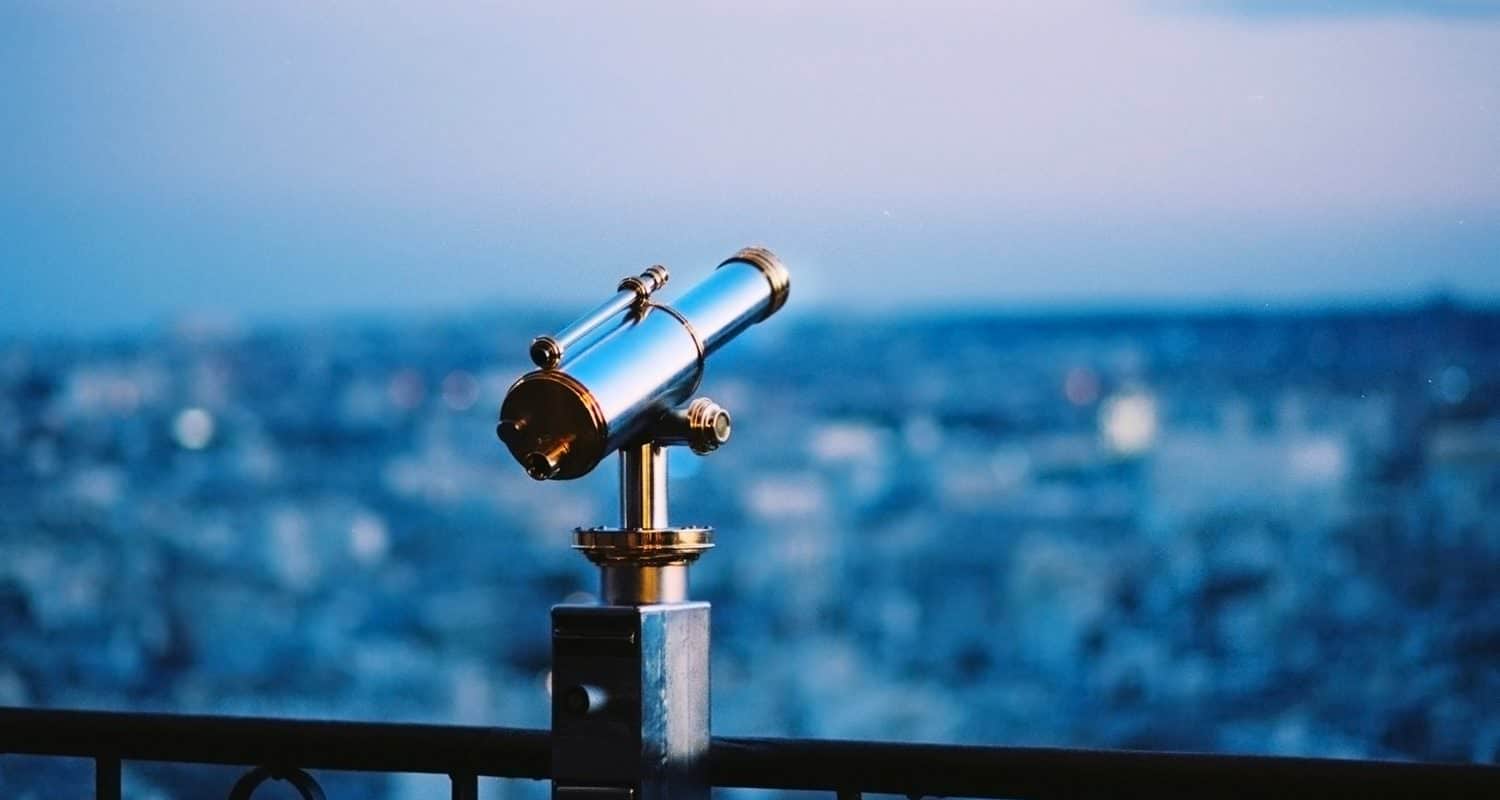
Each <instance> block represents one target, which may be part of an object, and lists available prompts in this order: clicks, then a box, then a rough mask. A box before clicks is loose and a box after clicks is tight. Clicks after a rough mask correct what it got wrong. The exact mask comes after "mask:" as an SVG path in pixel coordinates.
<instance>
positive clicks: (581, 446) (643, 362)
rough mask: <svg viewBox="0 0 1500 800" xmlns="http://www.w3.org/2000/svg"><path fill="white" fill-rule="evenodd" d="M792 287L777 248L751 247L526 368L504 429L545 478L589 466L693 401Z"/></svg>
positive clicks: (503, 413) (508, 400) (507, 406)
mask: <svg viewBox="0 0 1500 800" xmlns="http://www.w3.org/2000/svg"><path fill="white" fill-rule="evenodd" d="M790 286H791V283H790V275H789V274H788V273H787V269H786V266H785V265H783V264H782V263H781V260H780V259H778V258H777V257H776V256H775V254H773V253H771V251H769V250H765V249H763V248H758V247H747V248H745V249H743V250H741V251H739V252H738V253H736V254H734V255H733V256H731V257H730V258H728V259H726V260H725V261H724V262H723V263H721V264H719V267H718V269H716V270H714V272H713V274H712V275H710V276H709V277H708V278H706V279H704V280H703V281H702V282H700V283H699V284H698V285H696V286H694V287H693V288H692V289H691V290H689V291H688V293H687V294H685V295H683V296H682V297H681V298H680V299H679V300H678V301H677V302H676V303H675V304H673V305H670V306H668V305H663V304H660V303H656V302H652V303H649V304H647V305H646V306H645V307H644V310H643V312H642V313H638V314H632V315H631V316H630V318H629V320H628V322H627V324H625V325H623V326H621V327H620V328H618V329H616V330H614V331H613V332H612V333H610V334H609V335H608V336H606V337H604V338H602V339H600V340H598V341H596V342H593V343H591V344H590V346H589V347H588V348H587V349H586V350H584V351H583V352H570V353H568V358H567V360H566V362H565V363H562V364H560V365H559V366H558V367H557V368H553V369H539V370H536V371H533V372H528V373H527V374H525V375H522V376H521V378H520V379H519V380H517V381H516V382H515V384H513V385H512V386H511V387H510V390H509V391H508V392H506V395H505V401H504V402H503V403H502V404H501V406H500V423H499V425H498V426H497V427H496V433H497V434H498V435H499V437H500V440H501V441H502V442H504V443H505V445H506V447H507V448H509V450H510V452H511V455H513V456H514V457H515V458H516V460H517V461H519V462H520V463H521V465H522V466H523V467H525V468H526V472H527V474H529V475H531V477H533V478H536V479H537V480H548V479H555V480H566V479H571V478H578V477H581V476H583V475H586V474H588V473H589V472H590V471H591V470H593V468H594V467H595V466H597V465H598V464H599V462H600V461H602V460H603V459H604V458H605V457H606V456H608V455H609V454H611V453H613V452H614V451H616V450H618V449H619V448H620V447H622V446H624V445H627V444H631V443H632V442H634V441H635V440H636V439H638V438H640V437H641V436H642V435H643V434H644V433H645V429H646V428H647V427H648V426H649V425H650V424H651V423H652V422H654V421H655V420H657V419H658V418H660V417H661V416H662V414H664V413H665V412H667V411H668V410H671V409H673V408H675V407H677V406H679V405H681V404H683V403H685V402H687V400H688V399H689V398H690V397H691V396H692V394H693V392H694V391H696V390H697V388H698V384H699V382H700V381H701V380H702V378H703V368H704V364H705V361H706V360H707V358H708V357H709V356H710V355H713V353H714V352H715V351H717V350H718V349H719V348H720V347H722V346H723V345H724V344H725V343H727V342H728V341H729V340H731V339H733V338H734V337H735V336H738V335H739V334H740V333H741V332H743V331H744V330H745V329H746V328H748V327H750V326H751V325H753V324H755V323H757V322H760V321H761V320H764V319H766V318H767V317H769V316H771V315H772V314H774V313H776V311H778V310H779V309H780V308H781V306H782V305H784V304H785V303H786V298H787V293H788V291H789V289H790Z"/></svg>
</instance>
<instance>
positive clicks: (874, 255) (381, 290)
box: [0, 0, 1500, 332]
mask: <svg viewBox="0 0 1500 800" xmlns="http://www.w3.org/2000/svg"><path fill="white" fill-rule="evenodd" d="M0 76H3V77H0V143H3V148H0V268H3V273H0V274H3V275H4V279H3V282H0V332H4V331H57V330H63V331H66V330H91V329H99V328H110V327H116V326H122V325H137V324H141V323H146V322H151V321H156V320H162V319H168V318H171V317H173V316H176V315H179V314H184V313H198V312H204V311H208V312H222V313H229V314H233V315H237V316H243V317H248V318H252V319H253V318H284V317H296V316H303V315H307V314H313V313H332V312H342V311H349V310H380V309H396V310H430V309H461V308H467V307H473V306H476V305H479V304H483V303H538V304H549V305H550V304H554V303H569V304H579V303H585V302H589V301H591V300H593V299H595V298H596V297H597V296H599V295H600V294H601V293H602V292H604V291H606V290H607V289H609V288H610V287H611V286H612V284H613V282H614V281H615V280H616V279H617V278H618V277H619V276H620V275H622V274H624V273H625V272H626V271H629V270H632V269H634V268H636V267H639V266H641V265H644V264H648V263H651V262H653V261H662V262H665V263H667V264H669V265H672V266H674V267H675V268H676V273H677V275H678V276H679V277H678V282H679V283H678V284H677V287H678V288H680V286H681V285H682V284H685V283H687V282H688V281H690V280H691V279H692V278H693V277H694V276H696V275H700V274H702V273H703V272H704V271H706V270H707V269H708V268H709V267H710V266H712V264H714V263H717V260H718V259H719V258H722V257H723V256H724V255H727V254H728V253H729V252H731V251H733V250H734V249H735V248H737V247H738V246H740V245H741V244H744V243H751V242H758V243H764V244H767V245H770V246H772V247H773V248H774V249H777V250H778V251H780V252H782V254H783V255H784V256H785V257H786V259H787V260H788V262H789V263H790V264H791V265H792V268H793V271H794V276H795V279H796V280H795V282H794V286H795V287H796V289H795V291H796V293H797V295H798V298H799V301H800V302H801V304H803V305H804V307H807V306H817V305H823V306H832V307H839V308H843V307H848V308H854V309H871V308H875V309H879V308H887V307H891V306H895V305H897V304H904V303H915V304H919V305H941V306H955V305H959V306H966V307H972V306H980V305H1002V306H1006V307H1028V306H1051V305H1057V304H1065V305H1098V304H1108V303H1137V302H1138V303H1152V304H1157V303H1168V304H1181V303H1192V304H1212V303H1221V302H1234V303H1260V302H1270V303H1288V302H1293V303H1299V302H1321V301H1336V302H1344V301H1355V302H1364V301H1370V300H1376V299H1387V298H1409V297H1417V296H1422V295H1425V294H1428V293H1430V292H1433V291H1435V290H1439V289H1443V290H1449V291H1456V292H1460V293H1464V294H1467V295H1471V296H1474V297H1479V298H1486V299H1492V298H1495V297H1500V3H1493V2H1464V1H1463V0H1446V1H1444V0H1429V1H1428V2H1417V1H1416V0H1412V1H1411V2H1400V1H1398V0H1367V1H1366V2H1333V1H1332V0H1326V1H1320V0H1304V1H1303V2H1295V1H1294V0H1264V1H1262V2H1256V0H1202V2H1193V1H1192V0H1135V1H1133V2H1123V1H1121V2H1112V1H1106V0H1086V1H1081V2H1075V1H1073V0H1061V1H1059V0H1047V1H1046V2H1041V1H1040V0H1039V1H1038V2H1033V3H1023V2H975V3H965V4H955V3H948V2H937V3H919V4H918V3H894V2H887V1H886V0H880V1H878V2H877V1H875V0H870V1H868V2H819V3H780V2H772V3H739V4H729V3H683V4H678V3H672V4H666V3H661V4H652V3H647V4H640V5H639V6H637V4H606V3H528V4H510V3H464V4H447V3H437V4H434V3H416V2H412V3H401V4H389V3H354V2H340V3H302V2H284V3H283V2H270V3H249V2H245V3H239V2H215V3H188V2H182V3H176V2H166V1H165V0H163V1H162V2H152V3H84V2H76V3H69V2H47V3H43V2H29V1H28V0H11V1H10V2H7V3H4V4H3V5H0Z"/></svg>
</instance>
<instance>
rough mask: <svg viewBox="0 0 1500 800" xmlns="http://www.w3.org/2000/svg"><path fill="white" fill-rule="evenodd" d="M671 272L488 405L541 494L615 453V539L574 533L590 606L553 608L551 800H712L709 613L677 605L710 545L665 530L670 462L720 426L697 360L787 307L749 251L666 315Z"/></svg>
mask: <svg viewBox="0 0 1500 800" xmlns="http://www.w3.org/2000/svg"><path fill="white" fill-rule="evenodd" d="M667 278H668V273H667V269H666V268H665V267H662V266H660V265H657V266H652V267H649V268H647V269H646V270H644V271H643V272H641V273H640V274H638V275H632V276H628V277H626V278H625V279H623V280H621V281H620V283H619V285H618V286H617V287H616V288H615V293H614V294H613V295H611V296H610V297H609V298H608V299H607V300H605V301H604V302H603V303H601V304H599V305H598V306H597V307H595V308H594V309H593V310H592V311H590V312H588V313H587V314H584V315H583V316H582V317H579V318H578V319H577V320H576V321H574V322H573V323H572V324H570V325H568V326H567V327H566V328H563V329H562V330H561V331H559V332H557V333H556V334H553V335H550V336H538V337H536V339H534V340H532V342H531V360H532V361H533V362H534V363H535V364H536V366H537V369H535V370H533V371H531V372H528V373H526V374H525V375H522V376H521V377H520V378H519V379H518V380H517V381H516V382H515V383H514V384H512V385H511V387H510V389H509V390H508V391H507V392H506V394H505V400H504V401H503V402H502V403H501V404H500V420H499V422H498V423H497V425H496V426H495V433H496V435H498V436H499V437H500V441H502V442H504V443H505V446H506V448H507V449H509V450H510V454H511V455H512V456H513V457H515V459H516V461H517V462H519V463H520V464H521V466H522V467H523V468H525V470H526V474H528V475H530V476H531V477H533V478H535V479H537V480H539V481H545V480H569V479H572V478H579V477H582V476H584V475H587V474H588V473H590V472H592V471H593V470H594V468H595V467H597V466H599V463H600V462H601V461H603V460H604V459H605V458H608V457H609V456H610V455H611V454H613V453H619V454H620V458H619V461H620V524H619V526H618V527H594V528H577V529H575V530H574V532H573V547H574V549H576V550H579V551H581V552H582V553H583V554H584V556H586V557H587V558H588V559H589V560H590V561H592V562H593V563H594V564H595V565H597V566H598V567H599V575H600V590H599V595H600V602H599V603H598V604H563V605H558V606H554V607H553V609H552V673H551V682H552V683H551V686H552V762H551V763H552V797H553V800H709V791H708V785H707V782H706V758H707V754H708V747H709V724H708V722H709V720H708V717H709V713H708V712H709V683H708V616H709V604H708V603H704V602H691V601H689V600H688V581H687V571H688V566H689V565H690V564H692V563H693V562H694V561H695V560H697V558H698V557H699V556H700V555H701V554H702V553H703V552H704V551H706V550H708V549H709V548H711V547H713V530H712V529H711V528H707V527H696V526H673V525H671V524H670V522H669V521H668V519H667V458H666V448H667V447H669V446H673V445H686V446H688V447H691V448H692V450H693V452H695V453H698V454H699V455H706V454H708V453H710V452H713V451H714V450H715V449H717V448H718V447H719V446H720V445H722V444H724V442H726V441H727V440H728V439H729V432H730V418H729V412H728V411H725V410H724V409H723V408H722V407H720V406H719V405H718V404H717V403H715V402H713V401H712V400H710V399H708V398H706V397H696V398H695V397H694V395H695V394H696V393H697V391H698V387H699V385H700V384H701V383H702V382H703V371H704V368H705V367H706V366H707V362H708V358H709V356H712V355H713V354H714V353H715V352H717V351H718V350H719V348H721V347H723V346H724V345H725V344H727V343H728V342H729V341H730V340H731V339H733V338H734V337H736V336H738V335H740V334H741V333H743V332H744V331H745V330H746V329H748V328H749V327H750V326H751V325H754V324H756V323H758V322H762V321H764V320H765V319H767V318H768V317H770V316H771V315H772V314H775V313H776V312H777V311H778V310H780V309H781V307H782V306H783V305H785V304H786V299H787V292H788V291H789V289H790V287H791V281H790V276H789V275H788V274H787V270H786V266H785V265H783V264H782V263H781V260H780V259H778V258H777V257H776V256H775V255H774V254H772V253H771V251H769V250H766V249H763V248H759V247H747V248H745V249H743V250H741V251H739V252H738V253H735V254H734V255H733V256H730V257H729V258H727V259H725V260H724V261H723V262H722V263H720V264H719V266H718V268H716V269H715V270H714V271H713V273H712V274H710V275H709V277H707V278H705V279H704V280H702V281H701V282H699V283H698V284H697V285H696V286H694V287H693V288H692V289H690V290H689V291H688V292H687V293H686V294H684V295H683V296H682V297H680V298H679V299H678V300H677V301H676V302H675V303H673V304H671V305H668V304H666V303H663V302H661V301H660V300H659V299H658V296H659V295H658V293H659V292H660V290H661V288H662V287H663V286H665V285H666V283H667Z"/></svg>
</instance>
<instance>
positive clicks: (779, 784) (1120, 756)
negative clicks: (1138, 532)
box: [0, 708, 1500, 800]
mask: <svg viewBox="0 0 1500 800" xmlns="http://www.w3.org/2000/svg"><path fill="white" fill-rule="evenodd" d="M0 753H14V754H29V755H44V756H73V757H80V758H100V757H101V756H102V757H103V758H104V759H106V760H107V759H122V760H127V761H130V760H135V761H173V762H182V763H204V764H235V765H284V766H295V767H299V768H302V769H309V770H317V769H325V770H351V771H361V772H425V773H437V774H448V775H460V776H462V775H466V774H472V775H477V776H485V777H499V778H531V779H538V780H540V779H546V778H548V777H549V775H550V772H551V737H550V735H549V733H548V732H547V731H543V730H526V729H517V728H481V727H468V726H451V725H418V724H395V723H370V722H325V721H319V720H296V719H265V718H256V717H217V716H196V715H176V714H140V713H121V712H107V711H55V710H47V709H22V708H0ZM709 770H710V781H711V782H712V783H713V785H715V786H724V787H743V788H762V789H820V790H828V791H833V792H842V793H844V794H845V795H853V794H854V793H857V792H869V793H881V794H899V795H909V796H910V795H934V796H946V797H985V798H1006V797H1009V798H1035V799H1036V800H1051V799H1052V798H1083V797H1109V798H1137V797H1138V798H1167V797H1188V796H1193V797H1200V796H1211V797H1285V796H1303V795H1309V796H1316V795H1346V796H1359V797H1410V796H1419V795H1427V796H1434V795H1442V796H1450V797H1453V796H1473V797H1500V767H1496V766H1487V765H1477V764H1427V763H1406V762H1389V761H1352V760H1348V761H1346V760H1336V759H1314V758H1284V757H1272V756H1223V755H1206V754H1187V753H1152V752H1136V751H1122V750H1067V749H1053V748H1034V747H970V746H952V745H930V744H904V743H895V742H890V743H887V742H851V741H835V740H807V739H739V738H715V739H714V740H713V746H712V749H711V751H710V754H709Z"/></svg>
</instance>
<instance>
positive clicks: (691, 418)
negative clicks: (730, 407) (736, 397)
mask: <svg viewBox="0 0 1500 800" xmlns="http://www.w3.org/2000/svg"><path fill="white" fill-rule="evenodd" d="M732 430H733V422H732V420H731V418H730V416H729V412H728V411H726V410H725V409H724V407H723V406H721V405H719V404H718V403H715V402H714V401H712V400H710V399H708V398H707V397H699V398H696V399H695V400H693V402H691V403H688V405H687V407H686V408H680V409H677V410H676V411H669V412H667V413H666V414H665V415H663V416H662V418H661V419H659V420H657V422H656V424H655V425H654V426H652V428H651V441H653V442H656V443H657V444H662V445H668V444H683V445H687V446H688V447H689V448H691V449H692V451H693V452H694V453H697V454H698V455H700V456H704V455H708V454H709V453H712V452H713V451H715V450H718V449H719V448H720V447H721V446H723V445H724V443H725V442H728V441H729V434H730V432H731V431H732Z"/></svg>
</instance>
